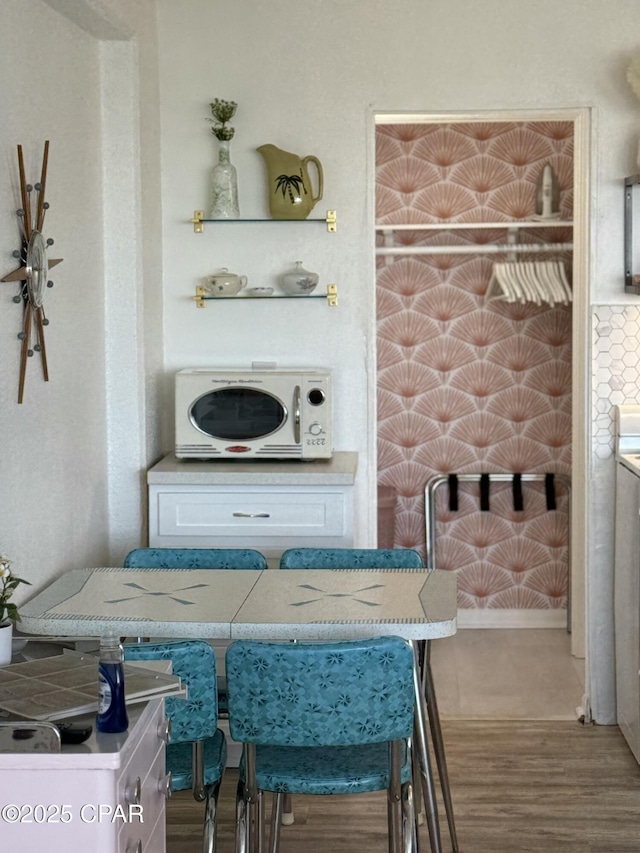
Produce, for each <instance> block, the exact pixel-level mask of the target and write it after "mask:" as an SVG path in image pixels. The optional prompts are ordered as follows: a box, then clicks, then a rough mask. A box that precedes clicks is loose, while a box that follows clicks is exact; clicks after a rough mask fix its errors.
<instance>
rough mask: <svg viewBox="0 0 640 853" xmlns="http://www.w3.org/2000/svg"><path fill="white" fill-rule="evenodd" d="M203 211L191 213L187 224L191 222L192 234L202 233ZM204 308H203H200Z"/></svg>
mask: <svg viewBox="0 0 640 853" xmlns="http://www.w3.org/2000/svg"><path fill="white" fill-rule="evenodd" d="M203 220H204V210H194V211H193V219H190V220H189V222H193V233H194V234H202V233H203V232H204V222H203ZM202 307H204V306H202Z"/></svg>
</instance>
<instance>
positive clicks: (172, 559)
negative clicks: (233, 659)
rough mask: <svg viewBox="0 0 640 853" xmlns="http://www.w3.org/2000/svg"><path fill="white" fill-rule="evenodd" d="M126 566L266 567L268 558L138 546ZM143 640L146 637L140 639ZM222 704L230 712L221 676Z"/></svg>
mask: <svg viewBox="0 0 640 853" xmlns="http://www.w3.org/2000/svg"><path fill="white" fill-rule="evenodd" d="M124 568H125V569H266V568H267V558H266V557H265V556H264V554H262V553H261V552H260V551H255V550H253V549H252V548H135V549H134V550H133V551H129V553H128V554H127V556H126V557H125V558H124ZM138 640H139V641H141V640H142V637H139V638H138ZM218 707H219V712H220V715H221V716H225V715H226V710H227V688H226V681H225V678H224V675H220V676H218Z"/></svg>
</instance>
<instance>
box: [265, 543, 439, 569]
mask: <svg viewBox="0 0 640 853" xmlns="http://www.w3.org/2000/svg"><path fill="white" fill-rule="evenodd" d="M280 568H281V569H422V568H424V563H423V561H422V557H421V556H420V554H419V553H418V552H417V551H414V550H413V549H412V548H289V549H288V550H287V551H284V552H283V553H282V555H281V557H280Z"/></svg>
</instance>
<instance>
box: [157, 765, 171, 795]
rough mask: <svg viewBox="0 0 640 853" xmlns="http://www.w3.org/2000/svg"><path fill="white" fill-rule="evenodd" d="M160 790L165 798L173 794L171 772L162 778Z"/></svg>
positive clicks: (159, 784) (159, 785) (159, 783)
mask: <svg viewBox="0 0 640 853" xmlns="http://www.w3.org/2000/svg"><path fill="white" fill-rule="evenodd" d="M158 790H159V791H160V793H161V794H162V796H163V797H164V798H165V799H167V800H168V799H169V797H170V796H171V772H169V773H167V775H166V776H164V777H163V778H162V779H160V781H159V782H158Z"/></svg>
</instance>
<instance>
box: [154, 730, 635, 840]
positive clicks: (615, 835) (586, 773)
mask: <svg viewBox="0 0 640 853" xmlns="http://www.w3.org/2000/svg"><path fill="white" fill-rule="evenodd" d="M443 730H444V736H445V744H446V749H447V759H448V764H449V774H450V778H451V790H452V796H453V802H454V808H455V813H456V821H457V830H458V842H459V848H460V853H639V851H640V768H639V767H638V764H637V763H636V761H635V759H634V758H633V756H632V754H631V752H630V751H629V748H628V747H627V745H626V743H625V741H624V739H623V738H622V735H621V734H620V732H619V730H618V728H617V727H615V726H593V725H587V726H583V725H581V724H580V723H578V722H572V721H566V722H565V721H561V722H557V721H531V722H527V721H500V722H499V721H484V720H482V721H480V720H444V721H443ZM236 780H237V771H236V770H228V771H227V774H226V776H225V780H224V782H223V786H222V791H221V799H220V818H219V836H218V840H219V841H218V849H219V851H221V853H233V849H234V846H233V824H234V798H235V786H236ZM294 813H295V823H294V825H293V826H289V827H283V831H282V843H281V847H280V849H281V853H300V851H303V850H304V853H327V851H329V853H347V851H348V853H376V851H380V853H384V851H385V850H386V849H387V846H386V804H385V798H384V794H364V795H359V796H355V797H354V796H352V797H302V796H300V797H295V798H294ZM202 814H203V807H202V804H200V803H196V802H194V800H193V798H192V796H191V793H190V792H188V791H184V792H181V793H178V794H174V796H173V797H172V799H171V800H170V801H169V804H168V816H167V832H168V843H167V851H168V853H200V850H201V819H202ZM423 836H424V843H423V845H422V850H423V851H425V850H428V841H427V835H426V829H424V830H423ZM450 849H451V848H450V845H449V843H448V837H447V834H446V827H443V850H444V851H445V853H447V851H449V850H450Z"/></svg>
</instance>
